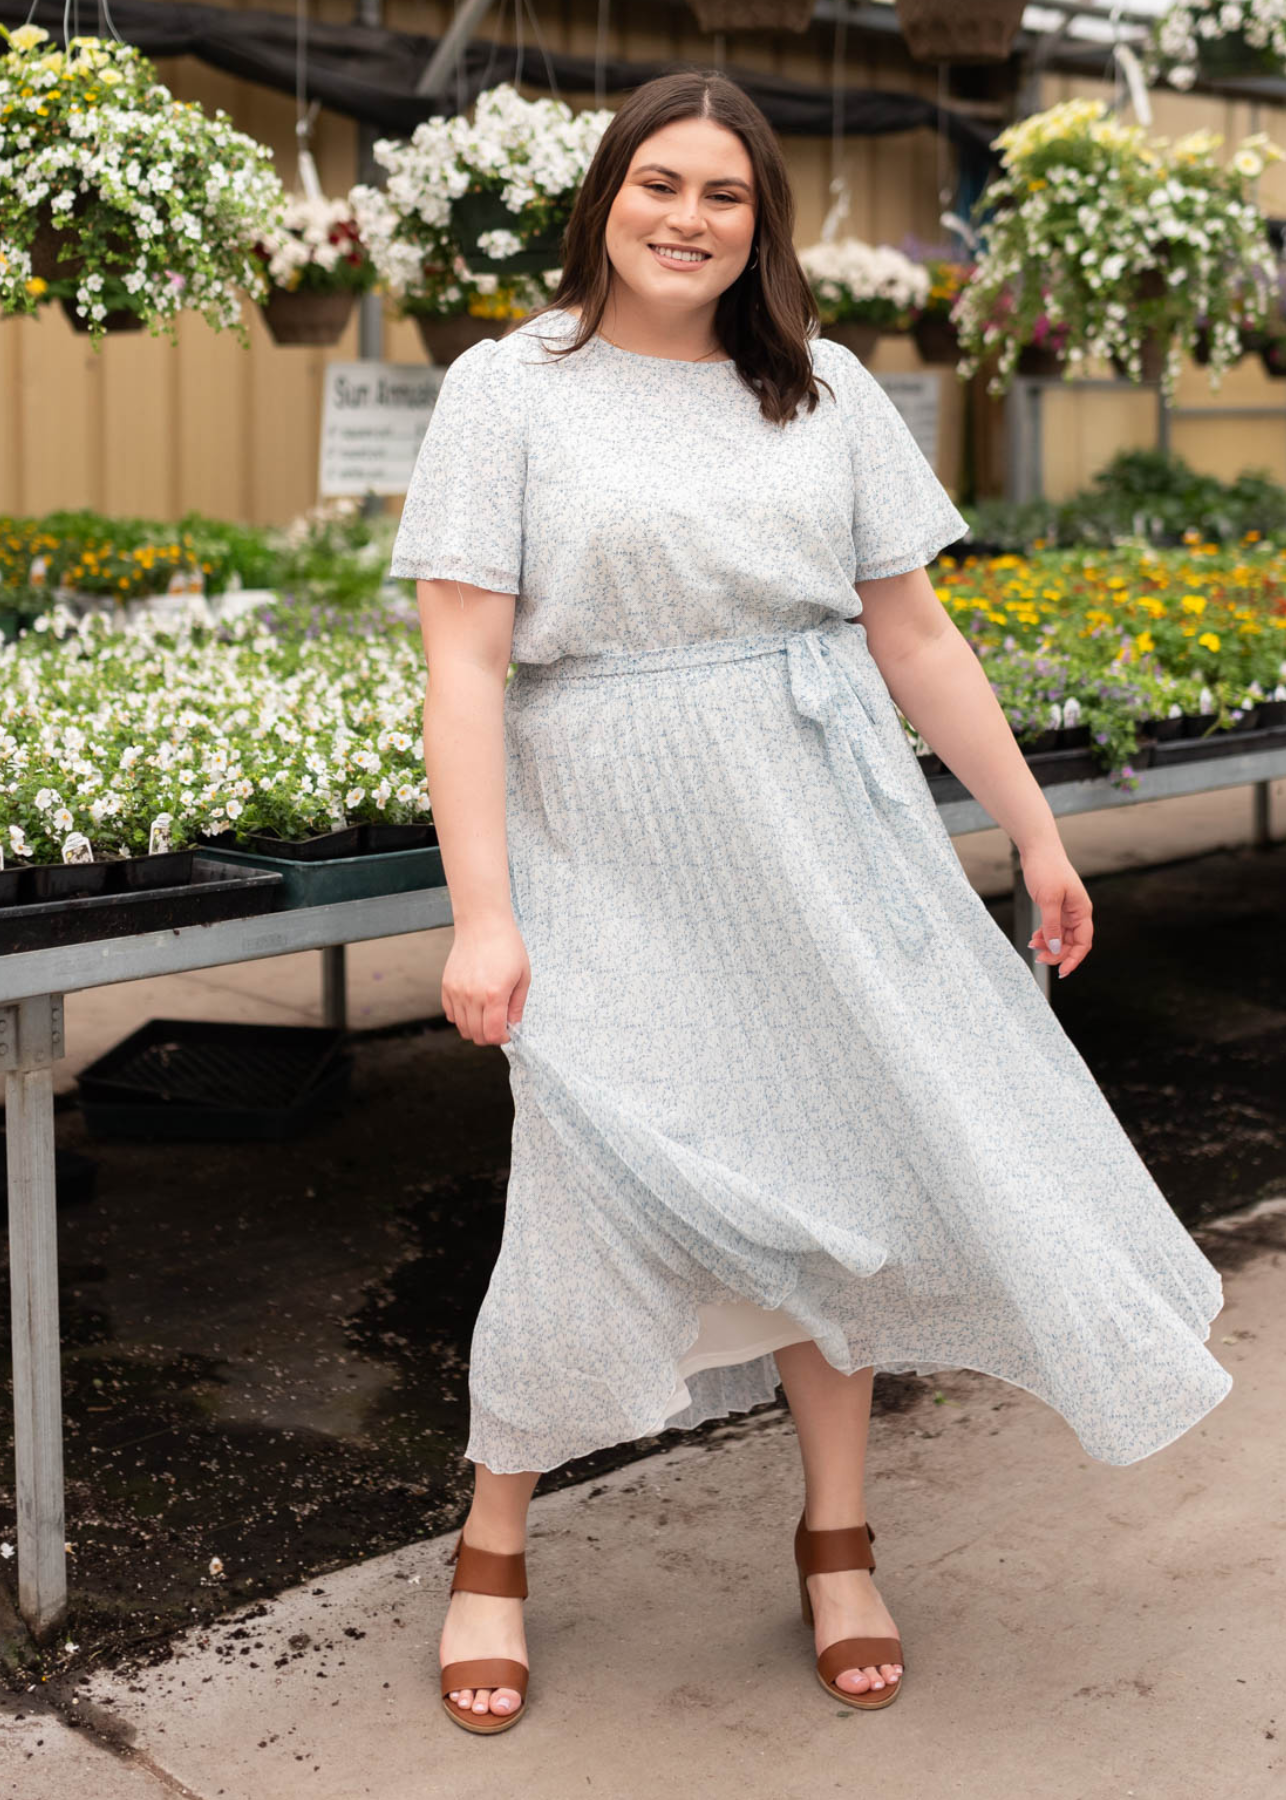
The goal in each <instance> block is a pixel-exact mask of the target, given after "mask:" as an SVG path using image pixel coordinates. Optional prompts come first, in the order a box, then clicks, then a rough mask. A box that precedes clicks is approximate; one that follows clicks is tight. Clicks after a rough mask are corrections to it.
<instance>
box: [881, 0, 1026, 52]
mask: <svg viewBox="0 0 1286 1800" xmlns="http://www.w3.org/2000/svg"><path fill="white" fill-rule="evenodd" d="M1024 4H1025V0H897V6H898V23H899V24H900V25H901V27H902V35H903V37H904V38H905V39H906V47H907V49H908V50H909V51H910V52H911V55H912V56H913V57H914V58H915V60H916V61H917V62H945V63H989V62H1004V61H1005V59H1006V58H1007V57H1008V55H1009V52H1010V49H1011V47H1012V45H1013V41H1014V39H1015V37H1016V36H1017V35H1018V28H1019V26H1020V25H1021V24H1022V22H1023V7H1024Z"/></svg>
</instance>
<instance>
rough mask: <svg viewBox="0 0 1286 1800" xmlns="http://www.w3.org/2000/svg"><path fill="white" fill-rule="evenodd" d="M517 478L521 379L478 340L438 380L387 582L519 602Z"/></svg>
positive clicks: (489, 344)
mask: <svg viewBox="0 0 1286 1800" xmlns="http://www.w3.org/2000/svg"><path fill="white" fill-rule="evenodd" d="M526 475H527V447H526V409H525V398H524V391H523V387H522V376H521V370H520V368H519V367H518V364H517V358H515V357H512V356H510V355H507V354H505V351H504V346H503V345H502V343H501V341H500V340H497V339H495V338H483V339H482V340H481V341H480V342H479V343H476V344H471V345H470V346H469V348H468V349H467V350H465V351H464V352H463V353H462V354H461V355H459V356H457V357H456V359H455V361H454V362H453V363H451V365H450V366H449V368H448V369H447V371H446V373H445V374H444V375H443V377H442V382H441V385H440V387H439V389H438V397H437V400H436V402H435V404H434V407H433V412H432V414H431V415H430V417H429V425H428V429H427V431H426V432H425V434H424V438H423V440H422V442H421V444H420V449H419V454H418V456H417V457H416V461H415V468H414V471H413V472H412V475H411V484H410V486H409V487H408V489H407V492H406V500H405V503H404V504H403V507H402V520H401V524H400V525H399V527H398V532H397V536H396V538H395V539H394V543H393V554H392V559H391V561H390V563H389V574H390V575H397V576H404V577H407V578H411V579H419V580H423V581H453V580H454V581H467V582H469V583H470V584H471V585H472V586H473V587H480V588H490V589H492V590H494V591H495V592H496V593H502V594H517V593H519V592H520V589H521V576H522V519H523V493H524V489H525V486H526Z"/></svg>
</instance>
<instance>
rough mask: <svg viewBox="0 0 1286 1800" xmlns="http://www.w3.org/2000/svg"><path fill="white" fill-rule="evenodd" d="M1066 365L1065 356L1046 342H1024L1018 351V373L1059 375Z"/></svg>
mask: <svg viewBox="0 0 1286 1800" xmlns="http://www.w3.org/2000/svg"><path fill="white" fill-rule="evenodd" d="M1065 367H1066V358H1065V357H1064V356H1063V355H1062V354H1061V353H1060V352H1059V351H1057V350H1053V349H1051V348H1050V346H1049V345H1048V344H1024V345H1023V347H1022V349H1021V350H1020V351H1019V352H1018V363H1017V369H1018V373H1019V374H1020V375H1042V376H1045V377H1046V378H1048V377H1052V376H1054V375H1061V374H1062V372H1063V369H1064V368H1065Z"/></svg>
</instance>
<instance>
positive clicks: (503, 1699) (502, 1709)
mask: <svg viewBox="0 0 1286 1800" xmlns="http://www.w3.org/2000/svg"><path fill="white" fill-rule="evenodd" d="M521 1704H522V1695H521V1694H520V1693H519V1692H518V1690H517V1689H516V1688H497V1689H496V1691H495V1693H494V1694H493V1695H492V1696H491V1710H492V1712H498V1713H511V1712H515V1711H516V1710H517V1709H518V1707H519V1706H520V1705H521Z"/></svg>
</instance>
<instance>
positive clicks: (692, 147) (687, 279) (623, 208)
mask: <svg viewBox="0 0 1286 1800" xmlns="http://www.w3.org/2000/svg"><path fill="white" fill-rule="evenodd" d="M756 205H757V197H756V195H755V192H754V172H753V170H752V168H751V163H750V157H749V155H748V154H747V151H746V147H745V145H744V144H743V143H742V141H741V139H740V138H739V137H738V136H737V135H736V133H735V132H732V131H729V130H728V129H727V127H726V126H724V125H716V124H715V123H714V122H713V121H712V120H710V119H676V120H675V121H674V122H673V123H672V124H670V125H666V126H663V127H662V129H661V130H660V131H656V132H653V134H652V136H651V137H649V138H645V139H644V140H643V142H642V143H641V144H640V145H639V147H638V149H637V150H636V151H635V152H634V157H633V160H632V162H631V163H630V167H629V171H628V173H627V174H626V177H625V179H624V181H623V182H622V183H621V186H620V189H619V190H618V192H617V195H616V198H615V199H614V200H613V202H612V209H611V211H610V212H609V213H608V215H607V227H606V232H605V237H606V244H607V254H608V258H609V260H610V262H611V264H612V268H613V270H614V272H615V276H616V279H617V280H618V281H622V282H624V283H625V285H626V286H627V287H629V288H630V289H631V290H632V291H633V292H634V294H635V295H637V297H638V298H639V299H640V300H642V301H646V302H647V304H648V305H650V306H667V307H674V308H676V309H684V310H686V309H688V308H691V307H696V306H705V305H709V304H710V303H711V302H712V301H714V300H716V299H717V298H718V297H719V295H720V294H721V293H722V292H723V291H724V289H725V288H727V287H731V285H732V283H733V282H734V281H735V280H736V279H737V277H738V275H740V273H741V271H742V269H743V268H744V267H745V265H746V263H747V261H748V260H749V257H750V249H751V243H752V240H753V238H754V235H755V215H756ZM664 245H668V246H670V247H671V248H672V249H673V248H675V247H677V248H678V249H679V250H680V251H683V250H688V251H693V250H697V251H701V252H702V253H703V254H701V255H700V256H691V255H688V256H682V255H680V256H679V257H667V256H666V255H665V254H664V252H663V251H661V250H659V249H658V248H654V246H664Z"/></svg>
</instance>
